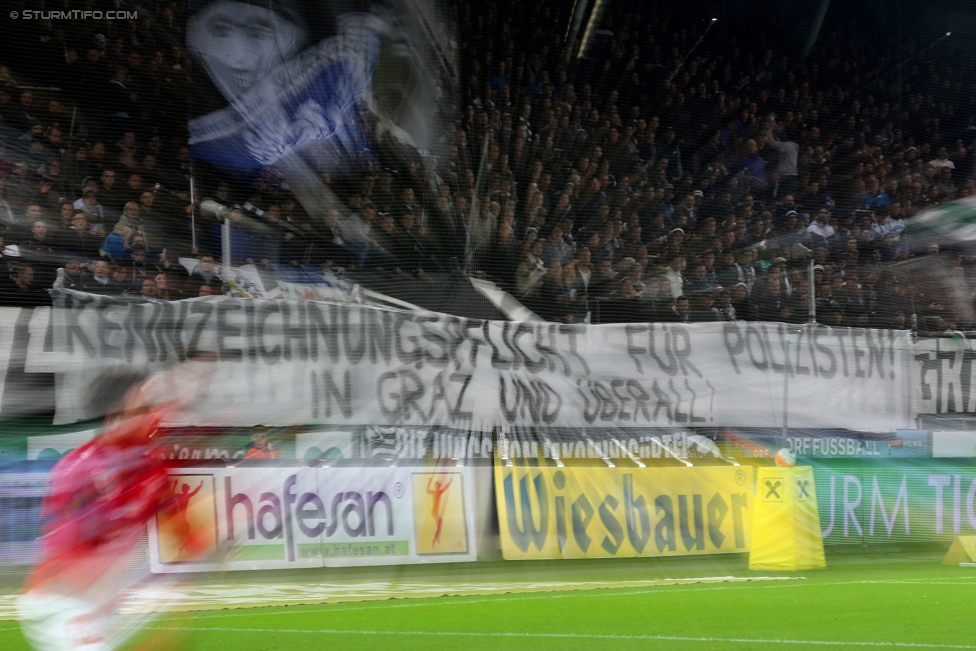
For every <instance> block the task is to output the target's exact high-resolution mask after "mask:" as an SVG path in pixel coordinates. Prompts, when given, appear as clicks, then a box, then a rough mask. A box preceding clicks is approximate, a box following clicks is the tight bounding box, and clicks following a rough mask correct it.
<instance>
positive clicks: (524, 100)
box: [0, 1, 976, 332]
mask: <svg viewBox="0 0 976 651" xmlns="http://www.w3.org/2000/svg"><path fill="white" fill-rule="evenodd" d="M67 4H72V3H70V2H69V3H67ZM562 4H565V3H562ZM570 10H571V7H570V6H568V5H567V6H562V5H561V3H555V2H551V1H550V2H540V3H530V4H525V3H516V2H491V3H488V4H487V5H485V6H482V5H481V4H480V3H474V2H470V1H468V2H461V3H460V4H459V5H458V7H457V13H456V15H455V16H453V17H451V16H449V17H448V20H449V21H450V20H454V21H456V24H455V25H452V27H455V28H456V30H455V31H456V33H458V34H460V35H461V40H460V42H459V43H458V45H457V58H458V61H459V66H460V67H459V68H458V70H459V72H458V74H457V75H456V77H450V76H448V75H447V74H446V73H443V72H442V73H441V74H440V75H439V77H437V78H435V79H433V80H431V84H432V85H433V86H434V87H435V96H439V97H443V98H444V99H443V100H442V101H440V102H439V103H437V104H436V107H435V110H436V112H437V113H438V120H435V122H436V123H437V124H439V125H440V126H439V127H438V128H439V131H438V133H437V135H436V145H435V146H434V147H433V148H432V150H431V151H429V152H423V155H421V154H419V153H418V152H417V151H415V150H410V149H409V148H408V147H404V146H403V145H401V144H399V143H397V142H395V141H394V140H393V139H392V138H390V137H389V136H388V135H387V136H385V137H384V138H382V139H380V140H379V141H377V142H372V143H369V144H368V146H367V147H364V148H363V151H362V152H360V153H359V154H356V156H355V160H354V161H350V162H349V164H344V165H342V166H340V167H339V168H336V166H335V165H330V164H329V163H328V161H327V160H326V159H327V158H328V157H329V156H330V155H331V154H330V153H329V151H328V150H327V149H326V148H324V147H313V148H312V149H313V150H312V151H310V152H307V153H308V158H309V159H310V160H312V161H314V162H315V163H316V164H317V167H316V173H317V174H318V175H319V177H320V180H321V181H322V182H323V183H324V184H325V185H326V186H328V187H329V188H330V189H331V191H332V194H333V196H335V197H338V198H339V199H340V200H341V201H342V204H343V205H341V206H340V205H336V206H334V207H333V208H330V209H328V210H326V211H324V212H323V214H308V213H307V212H306V211H305V210H304V209H303V207H302V203H301V201H299V198H298V197H296V196H295V194H293V193H292V192H291V191H290V189H289V184H288V183H287V181H286V180H283V178H282V176H281V174H280V172H279V170H277V169H276V168H275V167H274V166H272V167H267V168H263V169H260V170H256V171H254V172H253V173H250V174H244V173H241V171H240V170H232V169H229V168H226V167H223V166H220V165H214V164H205V163H203V162H197V163H196V164H194V163H193V161H191V157H190V150H189V148H188V146H187V129H186V119H185V116H186V115H187V114H188V112H189V113H193V112H194V110H195V109H194V106H193V105H194V102H197V101H199V100H198V93H197V90H196V89H195V85H194V84H195V78H194V75H193V70H194V67H195V64H194V62H193V60H192V59H191V58H190V56H189V55H188V54H187V52H186V50H185V49H184V48H183V46H182V45H181V44H182V43H183V42H184V30H185V23H186V14H185V11H186V9H185V7H184V5H183V4H182V3H175V2H169V3H160V4H159V5H158V12H159V13H158V14H156V15H155V16H154V18H148V17H144V16H149V15H152V14H153V12H152V11H151V8H149V7H140V11H142V13H141V14H140V17H139V19H138V20H131V21H122V20H117V21H56V22H52V21H41V20H38V21H34V22H32V23H27V22H21V23H19V24H18V30H19V31H17V32H16V36H17V39H18V41H19V43H20V45H21V47H18V48H12V49H11V51H8V52H7V53H6V54H5V55H4V56H6V57H9V59H10V61H9V63H10V66H11V67H7V66H0V116H2V123H0V137H2V147H0V177H2V181H0V188H2V189H0V222H2V229H3V261H4V264H5V265H6V269H5V271H4V272H3V273H2V274H0V304H3V305H18V306H30V305H43V304H46V303H49V302H50V298H49V297H48V294H47V292H46V291H45V290H46V289H48V288H50V287H51V286H52V285H54V284H55V283H58V286H63V287H67V288H74V289H81V290H84V291H89V292H96V293H104V294H117V295H125V296H132V297H139V296H141V297H143V298H145V299H147V300H178V299H183V298H190V297H196V296H201V295H211V294H219V293H221V292H223V291H225V289H226V288H225V287H222V286H221V281H220V280H219V274H215V273H214V271H213V269H214V268H215V267H216V268H217V269H218V271H219V267H220V265H221V264H222V262H223V261H222V260H221V254H222V246H223V241H222V238H223V231H222V228H221V225H220V222H218V221H217V220H216V219H215V217H214V215H213V214H208V213H207V212H206V211H204V210H201V209H200V204H201V200H202V199H210V200H212V201H216V202H217V203H219V204H222V205H224V206H226V207H229V208H235V207H236V208H238V210H235V211H232V212H231V222H232V223H231V228H230V239H231V244H232V247H231V249H232V252H233V253H232V258H233V260H232V263H233V264H234V265H244V264H253V265H255V268H256V269H257V270H258V273H259V274H260V275H261V277H262V278H263V279H264V283H265V285H266V286H267V287H273V286H274V283H275V281H274V278H275V277H276V269H280V266H291V267H296V268H298V267H301V268H306V269H307V268H310V267H312V268H319V269H324V270H326V271H328V272H336V271H341V272H342V273H350V274H353V275H354V277H355V279H356V282H361V283H363V284H364V285H366V286H371V285H372V286H375V287H378V288H384V287H385V288H387V289H388V290H389V293H391V294H394V295H395V294H398V293H399V294H404V293H405V294H408V295H410V296H412V297H419V298H418V300H419V301H421V305H422V301H423V296H424V294H425V293H427V292H426V291H425V289H424V288H425V287H428V288H434V287H435V286H440V285H439V281H440V280H443V279H445V278H449V279H452V280H451V282H452V283H453V284H452V285H451V286H452V287H457V286H458V282H457V278H458V277H462V278H463V277H464V276H471V277H477V278H483V279H487V280H491V281H493V282H494V283H496V284H497V285H498V286H499V287H500V288H502V289H504V290H506V291H508V292H510V293H511V294H512V295H514V296H515V297H517V298H518V299H519V300H520V301H522V302H523V303H524V304H525V305H526V306H527V307H529V308H530V309H532V310H533V311H535V312H536V313H537V314H538V315H539V316H540V317H542V318H544V319H547V320H552V321H559V322H583V321H586V322H592V323H611V322H638V321H676V322H701V321H721V320H767V321H785V322H793V323H806V322H808V321H811V320H813V319H814V318H815V319H816V320H817V321H819V322H821V323H824V324H826V325H845V326H848V325H849V326H861V327H867V326H870V327H881V328H895V329H907V328H914V329H917V330H920V331H928V332H944V331H951V330H956V329H960V328H966V327H968V326H969V325H971V324H968V323H960V322H957V321H958V318H957V316H956V315H955V314H954V313H952V311H951V310H949V309H948V308H946V307H945V306H944V305H943V303H942V302H940V301H939V300H938V299H937V298H936V297H934V296H929V295H927V294H926V289H925V288H923V287H919V286H917V285H916V283H915V282H914V281H913V278H912V275H911V274H909V273H907V272H905V271H904V270H902V269H903V268H902V267H899V265H898V263H906V262H908V261H910V260H911V259H913V258H914V257H916V256H922V255H926V254H930V253H933V252H938V245H937V244H931V245H930V244H929V243H927V242H912V241H910V240H909V239H908V238H906V237H905V236H904V235H903V232H904V229H905V224H906V220H907V219H909V218H911V217H912V216H913V215H914V214H916V213H918V212H919V211H921V210H923V209H925V208H927V207H930V206H933V205H938V204H941V203H944V202H948V201H952V200H955V199H960V198H964V197H968V196H971V195H973V194H974V192H976V115H973V114H971V112H970V107H971V106H972V105H973V97H974V94H973V93H974V89H976V86H974V85H973V84H972V76H973V74H974V71H976V68H974V65H973V62H972V61H971V60H967V59H964V58H962V59H961V58H957V57H954V56H952V54H951V53H949V52H947V51H942V50H937V49H932V50H930V51H925V52H923V53H922V55H921V56H920V57H918V58H916V59H915V61H914V62H913V63H912V65H911V66H906V67H905V69H904V70H902V71H901V84H900V85H897V86H896V85H895V84H894V83H892V79H891V78H889V77H884V76H883V75H882V74H881V73H882V71H883V69H886V67H885V65H884V61H885V57H884V54H883V52H882V51H881V49H880V48H881V46H880V45H874V44H872V43H871V42H869V41H868V40H865V39H863V38H856V36H858V34H857V33H856V28H855V27H854V26H837V27H836V29H834V31H832V32H831V33H830V34H829V35H828V34H824V35H822V36H821V38H820V39H819V40H818V41H817V43H816V44H815V45H814V47H813V50H812V52H811V53H810V55H809V56H808V57H807V58H806V59H805V60H803V61H799V60H795V59H790V58H787V57H786V56H784V55H783V54H781V53H780V52H777V50H776V48H774V47H773V46H771V45H769V44H768V43H767V42H766V40H765V37H764V36H761V37H757V38H755V39H751V40H750V41H749V42H739V41H737V40H736V38H735V36H734V34H730V33H722V32H720V30H717V31H715V32H714V33H712V34H710V35H708V38H707V39H700V37H701V36H702V35H703V30H704V29H706V28H707V26H708V23H707V21H701V20H699V21H697V22H695V21H687V20H684V19H683V18H681V17H678V16H672V15H670V13H669V11H668V10H667V9H662V10H661V11H659V12H653V13H647V14H645V15H643V16H641V15H639V14H635V13H628V12H627V11H626V9H623V8H622V9H619V10H616V9H615V10H614V11H615V12H616V13H614V14H613V15H607V16H604V19H603V21H602V24H601V27H602V29H598V30H597V34H596V35H595V36H594V37H593V38H592V40H591V42H590V43H588V44H587V45H586V47H587V50H586V52H584V53H583V54H584V55H585V56H579V57H577V56H576V55H577V54H578V53H579V52H578V51H574V52H572V53H571V54H572V56H570V57H563V55H562V50H561V43H562V41H563V36H564V35H563V34H562V32H561V31H560V30H561V27H560V26H562V25H565V24H567V18H568V13H567V12H569V11H570ZM756 29H757V32H758V33H760V35H761V34H763V33H764V32H763V30H773V29H775V27H774V25H772V24H769V25H760V24H757V25H756ZM696 42H700V45H698V46H697V48H696V49H695V50H694V52H693V53H691V56H688V57H687V58H686V55H687V54H689V52H690V50H691V49H692V46H694V45H695V44H696ZM579 46H580V42H579V40H577V48H578V47H579ZM895 47H898V48H902V52H901V54H907V53H912V54H913V56H914V54H915V53H916V51H917V48H918V47H919V46H918V44H917V43H916V42H915V41H914V40H912V39H906V40H905V41H903V42H901V43H897V44H895ZM28 51H29V52H31V55H30V56H31V57H32V61H30V62H28V61H25V58H24V57H25V54H24V53H25V52H28ZM889 54H890V53H889ZM358 120H359V124H358V126H359V127H360V129H361V130H362V132H363V133H373V132H375V131H376V130H375V128H374V127H375V120H376V118H375V117H374V116H373V115H372V114H371V113H370V112H368V111H365V110H361V111H359V112H358ZM191 178H192V179H193V181H192V182H193V184H194V185H195V187H194V188H192V189H191ZM191 192H192V196H191ZM191 199H192V201H191ZM350 215H352V216H353V217H358V219H354V218H350V217H349V216H350ZM249 223H258V224H260V225H261V228H259V229H253V228H250V227H249V226H248V224H249ZM797 245H802V246H800V247H798V246H797ZM810 257H812V260H813V265H812V267H811V266H810V265H809V261H808V258H810ZM181 259H183V260H187V259H191V262H192V264H191V265H190V266H189V267H188V266H186V265H185V264H181V263H180V260H181ZM948 264H949V273H950V275H951V276H952V277H954V278H958V279H962V280H963V281H964V282H965V283H966V286H967V287H968V289H969V291H970V292H972V291H973V289H974V288H976V259H974V258H972V257H970V256H963V255H956V256H952V257H951V259H950V261H949V263H948ZM810 269H812V271H810ZM811 276H812V278H813V286H812V287H811V283H810V279H811ZM403 287H412V288H413V289H411V290H409V291H407V290H404V289H403ZM811 293H813V296H814V299H813V300H811ZM425 307H426V306H425ZM436 307H437V309H440V310H445V309H447V310H449V308H450V307H451V306H450V301H444V300H438V301H437V306H436ZM811 307H814V308H815V317H814V315H813V314H812V311H811Z"/></svg>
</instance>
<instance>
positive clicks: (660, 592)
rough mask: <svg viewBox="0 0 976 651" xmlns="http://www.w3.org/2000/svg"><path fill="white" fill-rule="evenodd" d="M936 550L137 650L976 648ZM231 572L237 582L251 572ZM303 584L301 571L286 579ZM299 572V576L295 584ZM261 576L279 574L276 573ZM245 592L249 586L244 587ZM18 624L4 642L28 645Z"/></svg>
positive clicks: (403, 612) (961, 586)
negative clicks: (776, 575) (732, 579)
mask: <svg viewBox="0 0 976 651" xmlns="http://www.w3.org/2000/svg"><path fill="white" fill-rule="evenodd" d="M940 560H941V556H940V555H937V554H928V555H913V556H911V557H907V556H904V555H898V556H890V557H885V556H870V557H868V556H856V557H854V556H848V555H842V556H839V557H833V558H832V557H828V568H827V569H826V570H818V571H811V572H796V573H788V574H782V575H780V576H793V577H803V578H802V579H799V580H789V581H786V580H774V581H758V582H754V583H742V582H739V583H692V584H682V585H662V586H645V587H637V588H635V587H632V586H625V587H618V588H605V589H585V590H578V589H577V590H561V591H557V592H521V593H514V594H496V595H473V596H457V597H438V598H415V599H394V600H389V599H387V600H382V601H359V602H352V603H337V604H328V605H296V606H290V607H270V608H268V607H265V608H247V609H237V610H211V611H203V612H192V613H178V614H167V615H163V616H160V617H159V618H157V619H155V620H154V621H153V623H152V624H151V625H150V627H151V630H150V631H147V635H148V637H149V641H148V643H145V644H144V646H139V647H137V648H147V649H149V648H151V649H154V650H156V649H159V650H161V649H181V650H183V649H187V650H190V649H199V650H210V649H213V650H214V651H216V650H220V651H224V650H227V649H230V650H232V651H251V650H253V651H272V650H275V649H277V650H281V651H287V650H290V649H310V650H311V649H342V650H343V651H352V650H354V649H364V650H373V649H377V650H378V649H383V650H387V649H396V650H397V651H407V650H409V649H418V650H423V651H431V650H436V651H442V650H446V649H463V650H464V651H477V650H480V649H506V650H508V649H526V650H530V649H531V650H532V651H545V650H548V649H553V650H556V649H558V650H560V651H563V650H567V649H614V650H619V649H668V650H684V649H687V650H693V649H694V650H702V649H732V650H738V649H784V648H785V649H825V648H837V649H859V648H875V647H878V648H880V647H893V648H907V649H976V624H974V622H976V569H967V568H953V567H944V566H942V565H940ZM243 574H244V573H241V575H237V576H238V577H239V578H240V580H249V579H248V577H246V576H243ZM729 575H732V576H736V577H750V576H760V575H761V576H771V573H769V572H761V573H760V572H755V573H752V572H749V571H748V570H747V569H746V561H745V559H744V558H743V557H723V558H718V559H716V558H714V557H713V558H711V559H707V560H703V559H695V560H670V561H661V560H657V561H655V560H614V561H608V562H604V561H582V562H577V561H560V562H545V563H502V562H498V563H474V564H470V565H467V566H460V565H455V566H450V567H447V566H436V567H431V566H428V567H422V568H417V567H411V568H395V569H393V568H375V569H373V570H366V571H364V570H363V569H362V568H360V569H358V570H356V571H352V570H349V571H346V570H343V571H339V572H336V571H333V572H330V573H323V574H322V575H321V580H323V581H326V580H327V581H346V582H349V583H350V584H351V583H354V582H355V581H366V582H369V581H372V582H374V583H375V582H377V581H382V582H391V583H394V584H395V583H396V582H398V581H402V582H403V583H404V584H410V585H417V584H418V583H419V582H424V581H428V582H432V583H449V582H455V583H457V584H469V585H476V584H481V583H485V582H492V583H498V582H504V581H511V582H517V583H520V584H525V583H526V582H532V581H537V582H549V583H552V584H554V585H555V584H558V583H559V582H561V581H562V582H572V583H577V584H578V583H587V582H597V581H601V582H602V581H608V582H609V581H627V582H633V581H640V580H652V579H665V578H670V579H676V578H699V577H709V576H711V577H715V576H729ZM290 576H291V578H293V579H295V580H304V581H308V580H309V577H308V576H307V575H305V576H302V575H290ZM296 577H298V578H296ZM261 580H265V581H271V580H274V581H276V582H278V583H280V582H281V580H282V577H281V576H280V575H278V576H274V577H272V576H271V575H268V576H266V577H264V578H260V579H259V583H260V581H261ZM250 586H251V587H252V588H253V586H254V584H253V583H252V584H250ZM15 626H16V625H15V622H9V621H8V622H0V649H3V650H4V651H20V650H25V651H26V650H27V648H28V647H27V645H26V643H25V642H24V641H23V639H22V638H21V636H20V634H19V632H18V631H17V630H16V628H15Z"/></svg>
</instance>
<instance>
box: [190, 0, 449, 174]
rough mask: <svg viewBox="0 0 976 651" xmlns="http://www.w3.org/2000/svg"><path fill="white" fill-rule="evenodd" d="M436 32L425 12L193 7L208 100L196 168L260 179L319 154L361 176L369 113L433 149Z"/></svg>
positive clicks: (370, 5) (402, 5)
mask: <svg viewBox="0 0 976 651" xmlns="http://www.w3.org/2000/svg"><path fill="white" fill-rule="evenodd" d="M430 24H431V23H430V21H429V20H428V17H427V16H426V15H425V12H424V10H421V9H420V6H419V4H417V3H414V2H413V0H392V1H391V2H386V3H380V2H368V1H367V0H361V1H353V2H337V3H324V2H315V1H313V0H195V1H192V2H191V3H190V18H189V20H188V23H187V36H186V43H187V49H188V51H189V52H190V54H191V55H192V56H193V57H194V60H195V61H196V62H197V64H198V66H199V70H198V71H196V74H198V76H199V77H201V79H200V81H201V86H202V88H203V89H204V90H203V92H202V93H201V95H200V97H198V98H196V105H195V107H194V110H193V112H194V116H193V117H192V118H191V119H190V121H189V124H188V127H189V132H190V146H191V153H192V155H193V157H194V158H197V159H199V160H205V161H208V162H212V163H217V164H220V165H226V166H230V167H235V168H251V169H254V168H260V167H265V166H269V165H273V164H275V163H276V162H278V161H279V160H281V159H282V158H285V157H288V156H290V155H292V154H297V153H299V152H301V151H303V150H306V149H307V148H308V147H309V145H312V144H313V143H317V144H319V145H320V147H319V148H317V153H318V154H321V153H322V152H321V151H320V150H321V149H322V147H321V145H325V147H326V149H327V150H328V151H327V153H326V155H324V156H322V158H323V159H328V160H332V161H333V162H334V163H337V164H341V165H348V164H354V163H355V162H356V160H357V158H358V157H359V156H360V155H361V153H362V152H363V150H364V149H368V148H369V147H370V137H369V136H368V135H367V134H368V129H369V126H368V125H367V124H366V120H367V112H371V113H372V114H373V115H375V116H376V117H377V118H378V121H379V123H380V124H382V125H383V126H384V127H385V128H386V129H387V130H388V131H390V132H391V133H392V134H393V135H394V136H395V137H396V138H397V139H399V140H400V141H402V142H406V143H409V144H411V145H413V146H415V147H418V148H425V146H426V138H427V128H426V120H427V114H428V111H427V98H428V94H429V84H425V83H424V79H425V78H427V76H426V75H425V66H426V64H425V63H424V60H423V58H422V57H421V56H420V54H419V53H420V52H421V50H422V49H424V48H426V47H427V45H426V41H427V40H429V35H430V34H432V31H431V29H430Z"/></svg>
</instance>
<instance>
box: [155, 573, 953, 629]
mask: <svg viewBox="0 0 976 651" xmlns="http://www.w3.org/2000/svg"><path fill="white" fill-rule="evenodd" d="M800 578H802V577H800ZM939 578H941V577H939ZM922 581H924V580H923V579H917V580H911V581H902V580H894V581H881V580H878V581H830V582H824V583H811V582H806V581H790V582H787V583H777V584H775V585H768V584H760V583H759V582H753V583H746V582H742V583H741V584H738V585H731V584H724V585H715V586H709V587H704V586H702V584H683V585H681V584H679V585H673V584H672V585H659V586H648V587H646V588H643V589H640V590H627V591H625V592H616V591H614V592H610V591H609V590H613V588H608V589H600V590H565V591H556V592H544V593H533V594H529V595H518V594H512V593H502V594H495V595H492V596H490V597H479V598H477V599H468V598H467V597H466V596H465V595H438V596H436V597H420V598H416V599H413V598H411V599H410V600H409V601H408V602H407V603H391V601H392V600H391V599H375V600H369V601H365V602H358V603H360V604H363V605H357V606H347V605H346V603H349V602H345V603H343V602H339V603H331V604H329V603H323V604H321V605H320V607H318V608H301V606H307V605H310V604H299V607H298V608H288V609H287V610H278V611H275V612H270V613H262V617H267V616H272V615H307V614H311V613H320V614H321V613H344V612H351V611H358V610H376V609H379V608H384V609H386V608H423V607H425V606H426V607H434V606H466V605H468V604H481V603H487V602H498V601H500V600H501V601H506V602H507V601H538V600H541V599H566V598H569V597H603V598H612V597H624V596H633V595H640V594H650V593H653V592H657V591H661V590H664V589H667V591H668V592H675V591H676V592H681V593H684V592H714V591H718V590H748V589H752V588H757V589H765V590H770V589H774V588H800V587H806V588H812V587H814V586H828V587H834V586H847V585H865V584H879V583H880V584H885V585H954V586H966V584H965V583H961V582H945V583H940V582H936V580H932V581H927V582H922ZM967 587H968V586H967ZM462 599H464V601H462ZM261 608H282V609H284V608H285V606H283V605H282V606H276V605H269V606H261ZM250 610H251V608H234V609H227V610H222V611H221V612H219V613H214V614H212V615H194V612H207V611H186V612H181V613H161V614H160V616H161V617H162V618H177V619H181V620H182V619H185V618H187V617H189V618H192V619H193V620H198V619H224V618H227V617H253V614H252V613H251V612H249V611H250Z"/></svg>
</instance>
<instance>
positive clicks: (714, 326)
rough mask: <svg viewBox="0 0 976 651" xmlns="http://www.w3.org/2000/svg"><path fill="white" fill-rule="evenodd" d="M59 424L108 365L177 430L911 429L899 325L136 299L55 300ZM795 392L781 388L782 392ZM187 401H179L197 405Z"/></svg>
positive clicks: (907, 348)
mask: <svg viewBox="0 0 976 651" xmlns="http://www.w3.org/2000/svg"><path fill="white" fill-rule="evenodd" d="M52 323H53V324H54V331H53V338H52V340H53V346H54V350H55V351H56V352H57V353H58V354H59V355H61V356H62V357H63V363H62V364H61V372H60V373H59V378H58V388H57V414H56V422H58V423H65V422H74V421H76V420H79V419H84V418H88V417H90V416H91V414H90V413H89V412H88V410H87V407H86V402H85V400H84V396H85V389H86V387H87V385H88V383H89V382H90V381H91V380H92V378H94V377H95V376H96V375H97V374H98V371H99V369H102V368H109V367H112V366H116V365H120V364H131V365H138V366H147V367H148V368H149V369H150V370H158V369H162V368H165V367H167V366H172V365H174V364H177V363H179V362H184V361H187V360H198V361H197V362H196V367H197V368H198V369H199V368H204V369H205V370H202V371H200V370H198V372H196V375H194V380H193V382H194V383H195V384H193V383H190V382H189V381H188V380H185V379H180V380H178V381H177V380H173V379H172V378H170V380H169V381H171V382H173V383H174V386H175V387H176V388H178V389H179V390H180V391H181V395H182V397H183V398H185V399H189V400H188V401H187V402H186V403H185V409H184V410H183V411H182V412H179V413H177V414H175V415H174V416H173V418H174V419H175V420H174V421H173V423H174V424H190V425H198V426H199V425H208V424H214V425H225V426H246V425H254V424H258V423H263V424H266V425H293V424H330V425H355V424H359V425H401V426H407V425H413V426H448V427H452V428H455V429H468V430H477V431H484V429H485V428H486V427H492V426H499V425H526V426H549V427H581V426H584V427H585V426H600V427H625V428H626V427H655V426H657V427H671V426H684V427H696V426H701V427H718V426H729V427H733V426H738V427H780V426H782V424H783V419H784V416H785V417H787V418H788V420H789V426H790V427H840V428H848V429H858V428H866V429H874V430H876V429H883V428H887V429H892V430H894V429H905V428H908V427H911V426H913V425H914V422H913V418H914V415H915V414H914V411H913V409H912V397H913V393H912V392H913V383H912V373H913V372H914V366H913V362H912V345H911V341H910V339H909V334H908V333H907V332H903V331H886V330H865V329H855V328H826V327H820V326H796V325H788V324H774V323H759V324H746V323H703V324H694V325H686V324H673V323H655V324H626V325H624V324H621V325H605V326H587V325H582V324H555V323H544V322H533V323H528V322H508V321H506V322H499V321H482V320H476V319H464V318H459V317H454V316H448V315H444V314H434V313H424V312H395V311H390V310H384V309H378V308H373V307H368V306H362V305H337V304H324V303H316V302H311V301H285V300H277V301H276V300H250V301H247V300H237V299H232V298H226V297H205V298H198V299H191V300H187V301H180V302H178V303H165V302H143V301H140V300H138V299H135V300H126V299H118V298H113V297H106V296H93V295H88V294H80V293H77V292H69V291H62V292H60V293H58V295H57V306H56V307H55V308H54V309H53V311H52ZM784 383H788V387H784ZM188 393H189V394H190V395H187V394H188Z"/></svg>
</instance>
